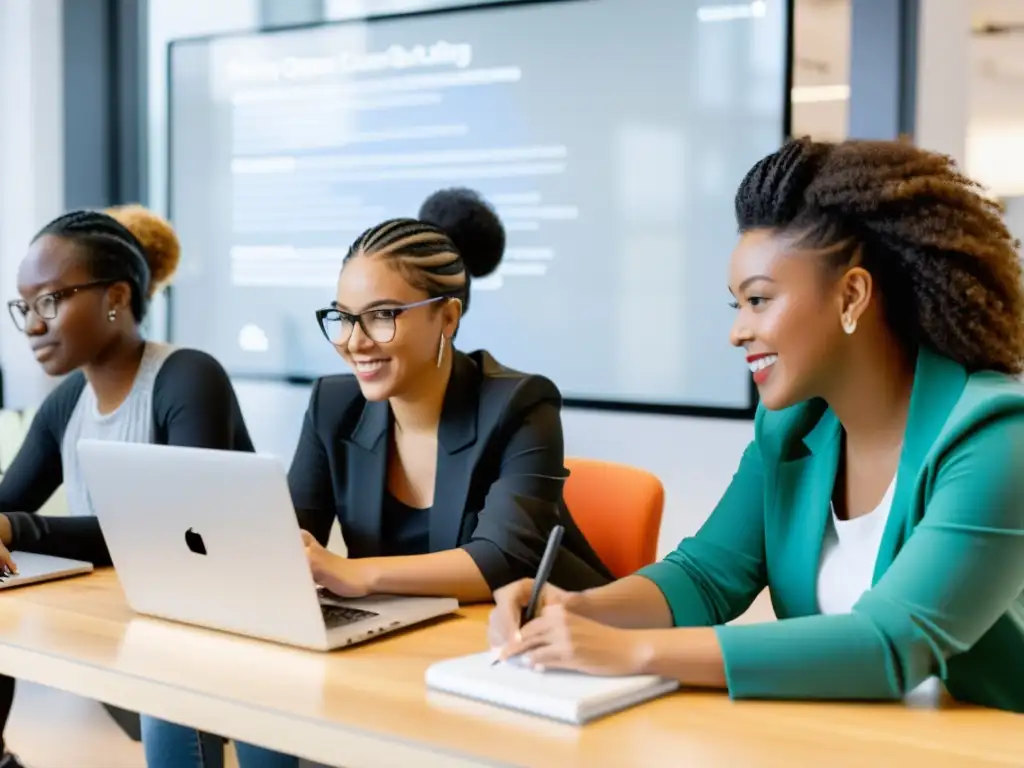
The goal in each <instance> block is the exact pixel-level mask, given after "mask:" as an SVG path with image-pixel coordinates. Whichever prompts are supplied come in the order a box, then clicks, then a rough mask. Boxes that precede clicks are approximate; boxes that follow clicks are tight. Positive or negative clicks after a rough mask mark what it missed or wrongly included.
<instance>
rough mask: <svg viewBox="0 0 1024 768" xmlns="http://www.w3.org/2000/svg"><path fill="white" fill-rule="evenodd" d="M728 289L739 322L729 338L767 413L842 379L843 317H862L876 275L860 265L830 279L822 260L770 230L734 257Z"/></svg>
mask: <svg viewBox="0 0 1024 768" xmlns="http://www.w3.org/2000/svg"><path fill="white" fill-rule="evenodd" d="M729 290H730V291H731V292H732V294H733V296H734V297H735V300H736V303H735V306H736V309H737V313H736V320H735V322H734V323H733V327H732V333H731V336H730V340H731V341H732V343H733V345H735V346H737V347H742V348H743V349H744V350H745V351H746V355H747V362H748V364H749V366H750V370H751V374H752V375H753V377H754V383H755V384H757V388H758V392H759V394H760V397H761V402H762V403H763V404H764V406H765V407H766V408H769V409H771V410H778V409H781V408H786V407H788V406H790V405H794V404H796V403H798V402H802V401H804V400H808V399H811V398H813V397H820V396H823V393H824V392H826V391H828V389H829V387H830V382H831V381H833V380H834V379H835V378H836V377H840V376H842V368H843V366H842V361H843V359H844V350H845V349H846V345H848V344H849V343H851V341H850V339H851V337H850V336H849V335H848V334H846V333H844V331H843V325H842V320H841V318H844V317H845V318H846V319H847V320H850V319H852V320H853V321H854V322H855V321H856V320H857V319H858V318H860V317H861V316H862V315H863V313H864V310H865V309H866V307H867V304H868V303H869V301H870V292H871V282H870V276H869V275H868V274H867V273H866V272H865V271H864V270H863V269H861V268H859V267H854V268H852V269H850V270H848V271H846V272H845V273H840V274H839V276H838V277H837V276H835V275H831V274H830V272H829V271H828V268H827V267H826V266H825V265H824V264H823V261H822V258H821V255H820V254H818V253H815V252H813V251H804V250H800V249H796V248H794V247H793V246H792V241H791V239H790V238H787V237H784V236H781V235H779V234H776V233H774V232H772V231H770V230H763V229H762V230H752V231H750V232H747V233H744V234H743V235H742V237H741V238H740V241H739V244H738V245H737V246H736V249H735V251H733V254H732V260H731V263H730V267H729Z"/></svg>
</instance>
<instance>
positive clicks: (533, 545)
mask: <svg viewBox="0 0 1024 768" xmlns="http://www.w3.org/2000/svg"><path fill="white" fill-rule="evenodd" d="M561 404H562V398H561V394H560V393H559V391H558V388H557V387H556V386H555V385H554V384H553V383H552V382H551V381H549V380H548V379H545V378H543V377H541V376H532V375H528V374H523V373H519V372H517V371H513V370H510V369H508V368H505V367H503V366H502V365H501V364H500V363H498V362H497V361H496V360H495V359H494V358H492V357H491V356H490V355H489V354H488V353H487V352H482V351H481V352H474V353H472V354H469V355H466V354H463V353H461V352H456V354H455V359H454V362H453V369H452V375H451V379H450V380H449V382H448V390H447V392H446V393H445V398H444V406H443V410H442V413H441V423H440V427H439V432H438V452H437V478H436V483H435V488H434V503H433V505H432V507H431V510H430V534H429V535H430V551H431V552H441V551H444V550H449V549H455V548H457V547H461V548H462V549H464V550H466V552H467V553H469V555H470V556H471V557H472V558H473V560H474V562H475V563H476V564H477V566H478V567H479V568H480V571H481V573H482V574H483V576H484V578H485V579H486V580H487V583H488V585H489V586H490V587H491V589H492V590H494V589H497V588H499V587H501V586H504V585H505V584H508V583H509V582H512V581H515V580H516V579H519V578H522V577H527V576H533V575H535V574H536V571H537V565H538V563H539V562H540V558H541V555H542V554H543V552H544V547H545V545H546V544H547V537H548V534H549V532H550V531H551V528H552V527H553V526H554V525H556V524H558V523H561V524H562V525H563V526H564V527H565V535H564V536H563V538H562V549H561V551H560V552H559V556H558V559H557V560H556V563H555V567H554V568H553V570H552V576H551V582H552V583H553V584H556V585H558V586H560V587H563V588H565V589H587V588H590V587H595V586H600V585H602V584H605V583H607V582H608V581H610V580H611V574H610V573H609V572H608V570H607V568H606V567H605V566H604V564H603V563H602V562H601V560H600V559H599V558H598V557H597V555H596V554H595V553H594V550H593V549H591V547H590V545H589V544H588V543H587V540H586V539H585V538H584V536H583V534H582V533H581V532H580V530H579V528H577V526H576V524H575V522H574V521H573V519H572V516H571V515H570V514H569V511H568V509H566V507H565V503H564V502H563V500H562V488H563V486H564V484H565V479H566V477H568V472H567V470H566V469H565V464H564V458H565V456H564V447H563V441H562V421H561V416H560V409H561ZM391 420H392V417H391V408H390V407H389V405H388V403H387V402H367V401H366V399H365V398H363V396H362V394H361V393H360V391H359V384H358V382H357V381H356V378H355V377H354V376H352V375H341V376H327V377H324V378H322V379H319V380H318V381H317V382H316V383H315V384H314V385H313V393H312V396H311V397H310V401H309V409H308V410H307V412H306V418H305V422H304V424H303V428H302V436H301V437H300V438H299V446H298V448H297V450H296V453H295V458H294V460H293V462H292V466H291V470H290V472H289V474H288V482H289V485H290V487H291V494H292V500H293V502H294V504H295V510H296V514H297V515H298V517H299V522H300V524H301V525H302V527H303V528H305V529H306V530H308V531H309V532H310V533H311V534H313V535H314V536H315V537H316V538H317V540H319V541H320V542H321V543H322V544H326V542H327V539H328V537H329V536H330V530H331V523H332V521H333V519H334V517H335V516H337V518H338V520H339V522H340V523H341V530H342V533H343V535H344V537H345V542H346V544H347V546H348V551H349V556H350V557H374V556H377V555H379V553H380V549H381V522H382V509H383V507H382V504H383V500H384V493H385V489H386V487H387V468H388V447H389V445H390V443H391V441H390V438H389V434H390V428H391Z"/></svg>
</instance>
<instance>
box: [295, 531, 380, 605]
mask: <svg viewBox="0 0 1024 768" xmlns="http://www.w3.org/2000/svg"><path fill="white" fill-rule="evenodd" d="M302 544H303V546H305V548H306V558H307V559H308V560H309V570H310V572H311V573H312V574H313V581H315V582H316V583H317V584H319V585H320V586H322V587H326V588H327V589H329V590H330V591H331V592H333V593H334V594H336V595H338V597H365V596H366V595H368V594H370V591H371V590H370V581H369V578H368V577H367V573H366V569H365V567H364V566H363V565H362V564H361V563H360V562H359V561H358V560H350V559H349V558H347V557H341V556H340V555H336V554H334V553H333V552H328V551H327V550H326V549H324V548H323V547H322V546H320V542H318V541H317V540H316V539H315V538H314V537H313V534H311V533H310V532H309V531H302Z"/></svg>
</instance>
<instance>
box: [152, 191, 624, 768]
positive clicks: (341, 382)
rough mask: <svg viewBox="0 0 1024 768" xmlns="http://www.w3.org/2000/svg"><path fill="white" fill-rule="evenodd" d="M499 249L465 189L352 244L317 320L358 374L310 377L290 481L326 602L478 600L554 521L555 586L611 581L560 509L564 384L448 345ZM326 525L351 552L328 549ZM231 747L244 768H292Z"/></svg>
mask: <svg viewBox="0 0 1024 768" xmlns="http://www.w3.org/2000/svg"><path fill="white" fill-rule="evenodd" d="M504 246H505V232H504V229H503V227H502V225H501V222H500V220H499V219H498V217H497V216H496V214H495V213H494V212H493V211H492V210H491V208H490V207H488V206H487V205H486V204H485V203H484V202H483V201H482V200H481V199H480V198H479V196H478V195H476V193H474V192H471V191H469V190H444V191H441V192H438V193H435V194H434V195H433V196H431V197H430V198H429V199H428V200H427V201H426V202H425V203H424V204H423V206H422V208H421V209H420V213H419V217H418V218H416V219H395V220H391V221H385V222H383V223H382V224H379V225H377V226H375V227H372V228H371V229H368V230H367V231H365V232H364V233H363V234H362V235H360V236H359V238H357V239H356V241H355V243H353V245H352V247H351V248H350V249H349V251H348V254H347V255H346V256H345V259H344V263H343V265H342V269H341V275H340V277H339V278H338V287H337V296H336V298H335V300H334V301H333V302H331V306H330V307H328V308H326V309H322V310H320V311H318V312H317V313H316V315H317V319H318V322H319V324H320V327H321V330H322V331H323V333H324V335H325V336H326V338H327V340H328V341H329V342H330V343H332V344H333V345H334V346H335V348H336V349H337V350H338V354H340V355H341V356H342V358H344V360H345V362H347V363H348V364H349V366H350V367H351V368H352V369H353V374H352V375H341V376H327V377H325V378H322V379H320V380H319V381H318V382H317V383H316V384H315V385H314V386H313V392H312V395H311V397H310V401H309V409H308V410H307V412H306V416H305V421H304V424H303V430H302V436H301V437H300V439H299V446H298V449H297V451H296V454H295V458H294V460H293V462H292V466H291V471H290V473H289V485H290V487H291V494H292V500H293V502H294V504H295V508H296V513H297V514H298V516H299V521H300V524H301V525H302V527H303V529H304V530H305V531H306V532H308V533H306V534H305V537H306V545H307V551H308V555H309V562H310V567H311V569H312V571H313V575H314V578H315V580H316V581H317V582H318V583H320V584H322V585H323V586H325V587H327V588H328V589H329V590H331V591H332V592H334V593H336V594H339V595H344V596H347V597H359V596H363V595H369V594H375V593H387V594H399V595H428V596H429V595H437V596H453V597H457V598H458V599H459V601H460V602H463V603H472V602H480V601H485V600H489V599H490V597H491V594H492V592H493V591H494V590H495V589H498V588H499V587H502V586H504V585H505V584H509V583H510V582H513V581H515V580H516V579H519V578H523V577H526V576H532V575H534V574H535V573H536V570H537V566H538V563H539V561H540V558H541V555H542V554H543V552H544V548H545V545H546V544H547V538H548V534H549V532H550V531H551V529H552V528H553V527H554V526H555V525H558V524H560V525H562V526H564V527H565V534H564V536H563V539H562V550H561V552H560V553H559V556H558V558H557V561H556V564H555V567H554V570H553V572H552V574H551V581H552V582H553V583H554V584H557V585H559V586H561V587H563V588H567V589H587V588H590V587H595V586H598V585H602V584H605V583H607V582H608V581H610V578H611V576H610V574H609V573H608V571H607V569H606V568H605V566H604V565H603V564H602V563H601V561H600V559H599V558H598V557H597V555H596V554H595V553H594V551H593V550H592V549H591V548H590V546H589V544H588V543H587V541H586V539H585V538H584V536H583V534H582V533H581V532H580V530H579V528H577V527H576V525H575V523H574V522H573V519H572V517H571V515H570V514H569V510H567V509H566V507H565V504H564V502H563V501H562V487H563V484H564V482H565V478H566V475H567V473H566V470H565V467H564V454H563V444H562V423H561V417H560V408H561V397H560V395H559V392H558V389H557V388H556V387H555V385H554V384H552V383H551V382H550V381H549V380H547V379H545V378H543V377H541V376H536V375H531V374H524V373H519V372H517V371H513V370H510V369H509V368H506V367H504V366H502V365H501V364H500V363H499V362H497V361H496V360H495V359H494V358H493V357H491V356H490V355H489V354H488V353H487V352H483V351H478V352H472V353H469V354H466V353H463V352H461V351H459V350H458V349H457V348H456V347H455V344H454V340H455V337H456V332H457V331H458V329H459V324H460V322H461V321H462V317H463V315H464V314H465V312H466V310H467V309H468V307H469V299H470V285H471V280H472V278H473V277H482V276H484V275H487V274H489V273H491V272H493V271H494V270H495V269H496V268H497V266H498V263H499V262H500V260H501V257H502V254H503V251H504ZM335 518H337V519H338V521H339V522H340V524H341V531H342V533H343V535H344V539H345V543H346V544H347V547H348V557H340V556H338V555H335V554H332V553H330V552H328V551H327V550H326V549H324V545H326V543H327V538H328V536H329V534H330V531H331V526H332V523H333V521H334V520H335ZM572 585H574V586H572ZM143 734H144V737H143V738H144V741H145V744H146V756H147V760H148V761H149V762H148V764H149V766H150V768H185V767H186V766H187V767H189V768H191V767H192V766H206V767H207V768H210V766H212V765H214V764H218V765H219V763H217V762H214V761H217V760H219V759H220V756H219V755H217V756H214V757H213V758H212V760H211V761H207V762H205V763H204V762H203V757H204V755H203V754H202V750H201V749H199V748H198V744H197V741H196V734H195V732H194V731H191V730H190V729H186V728H184V727H181V726H176V725H171V724H169V723H166V722H161V721H156V720H152V719H150V718H143ZM237 751H238V758H239V763H240V765H241V766H242V768H286V767H287V768H295V766H297V765H298V760H297V758H294V757H290V756H287V755H281V754H278V753H274V752H270V751H269V750H265V749H262V748H256V747H253V746H249V745H244V744H241V745H238V747H237ZM206 757H209V756H206ZM338 757H339V759H344V756H343V755H339V756H338Z"/></svg>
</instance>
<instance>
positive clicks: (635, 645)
mask: <svg viewBox="0 0 1024 768" xmlns="http://www.w3.org/2000/svg"><path fill="white" fill-rule="evenodd" d="M532 589H533V580H532V579H524V580H522V581H518V582H516V583H514V584H510V585H508V586H507V587H503V588H502V589H499V590H498V591H497V592H495V593H494V600H495V607H494V610H493V611H492V612H491V619H490V625H489V628H488V636H489V640H490V643H491V646H492V647H493V648H497V649H500V650H499V658H501V659H502V660H507V659H510V658H513V657H515V656H522V657H523V658H524V659H525V660H526V662H527V663H528V664H529V665H530V666H532V667H534V668H535V669H568V670H574V671H577V672H585V673H587V674H592V675H631V674H637V673H639V672H640V671H641V670H642V667H643V665H644V663H645V658H644V654H645V643H644V642H643V641H642V637H643V635H642V634H641V633H639V632H636V631H632V630H625V629H618V628H615V627H609V626H607V625H605V624H601V623H600V622H598V621H594V620H592V619H589V618H587V617H586V614H587V598H586V593H583V592H566V591H564V590H561V589H558V588H557V587H553V586H551V585H550V584H549V585H546V586H545V587H544V588H543V590H542V591H541V595H540V606H539V613H538V616H537V618H535V619H534V620H533V621H530V622H527V623H526V625H524V626H522V627H520V626H519V622H520V618H519V617H520V616H521V615H522V611H523V609H524V608H525V607H526V605H527V603H528V602H529V600H530V594H531V592H532Z"/></svg>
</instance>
